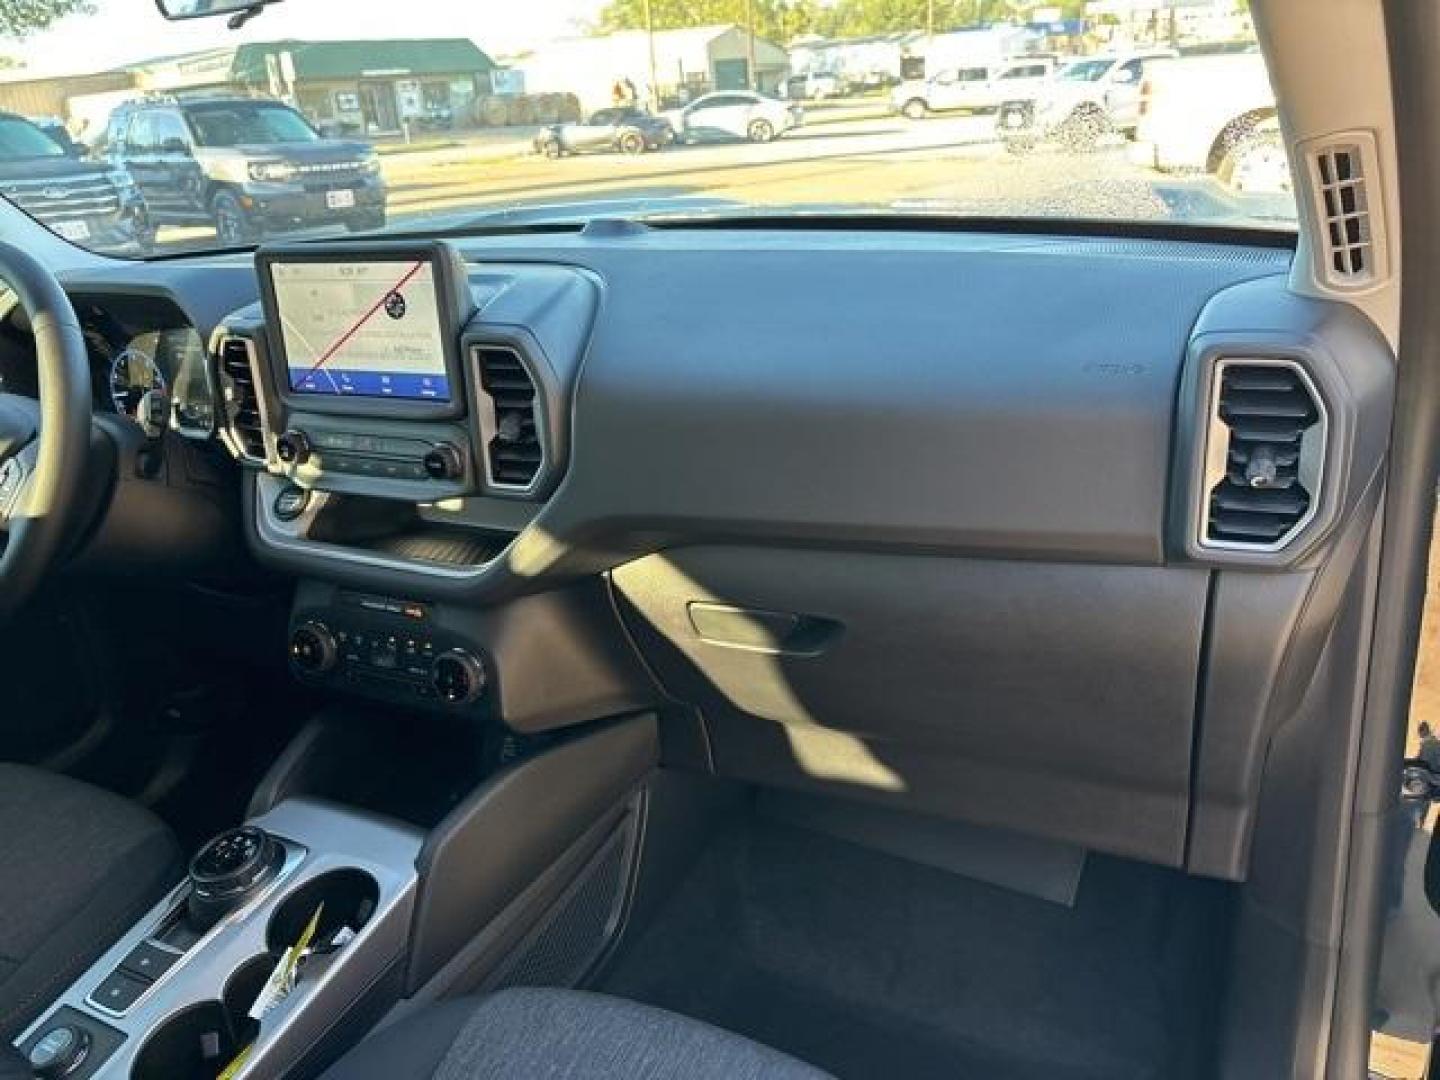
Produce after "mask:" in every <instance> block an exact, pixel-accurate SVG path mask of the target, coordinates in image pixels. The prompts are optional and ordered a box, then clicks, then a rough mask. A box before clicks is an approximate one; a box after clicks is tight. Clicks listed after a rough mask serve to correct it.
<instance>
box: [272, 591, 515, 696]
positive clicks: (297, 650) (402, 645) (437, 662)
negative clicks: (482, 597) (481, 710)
mask: <svg viewBox="0 0 1440 1080" xmlns="http://www.w3.org/2000/svg"><path fill="white" fill-rule="evenodd" d="M430 614H431V613H430V609H429V607H428V606H427V605H426V604H424V603H420V602H418V601H414V600H402V599H396V598H393V597H385V596H373V595H369V594H361V593H344V592H342V593H339V594H338V595H337V603H335V604H333V605H330V606H327V607H325V608H323V609H308V610H300V611H297V612H296V613H295V616H294V618H293V619H292V620H291V625H290V644H289V653H290V666H291V669H292V670H293V671H294V673H295V674H296V675H297V676H298V677H299V678H300V679H302V680H303V681H304V682H307V683H310V684H312V685H321V686H331V687H334V688H336V689H341V690H346V691H349V692H352V693H356V694H361V695H363V696H366V697H375V698H380V699H383V700H386V701H393V702H396V703H399V704H407V705H422V706H431V707H435V708H446V709H464V708H466V707H469V706H473V705H475V704H476V703H477V702H479V701H480V700H481V699H482V697H483V696H484V693H485V689H486V686H487V684H488V682H489V673H488V671H487V668H486V665H485V662H484V660H482V659H481V654H480V651H479V650H478V649H477V648H475V646H474V645H473V644H472V643H470V642H468V641H464V640H462V639H460V638H459V637H458V635H456V634H454V633H453V632H450V631H447V630H445V629H443V628H441V627H438V626H436V625H434V622H433V620H432V619H431V617H430Z"/></svg>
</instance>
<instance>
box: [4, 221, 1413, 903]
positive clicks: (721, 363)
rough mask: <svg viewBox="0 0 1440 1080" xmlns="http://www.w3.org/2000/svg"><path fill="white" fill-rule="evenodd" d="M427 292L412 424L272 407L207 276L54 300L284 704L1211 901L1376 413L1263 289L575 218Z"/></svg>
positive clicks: (1376, 346) (998, 245)
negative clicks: (734, 784)
mask: <svg viewBox="0 0 1440 1080" xmlns="http://www.w3.org/2000/svg"><path fill="white" fill-rule="evenodd" d="M293 247H300V245H294V246H293ZM307 247H308V245H307ZM376 247H377V245H375V244H371V245H369V246H367V245H366V244H365V243H364V242H359V241H357V242H355V243H354V244H351V245H346V244H343V243H334V244H329V245H324V246H323V247H322V248H321V249H319V250H321V251H322V252H323V254H324V255H325V256H326V257H328V258H330V259H332V260H341V261H343V260H344V259H345V258H347V257H353V258H354V259H355V260H356V261H357V262H361V261H364V260H365V259H366V258H373V257H374V255H375V250H376ZM311 250H315V249H313V248H312V249H311ZM452 254H453V256H454V258H455V260H456V265H457V266H458V268H459V269H458V271H457V274H458V276H459V283H458V287H459V288H460V290H461V291H462V294H463V295H462V297H461V299H460V300H459V301H458V302H457V317H458V321H457V322H456V323H455V325H454V326H453V327H451V328H450V329H449V330H448V331H447V333H451V334H453V339H451V340H447V342H446V345H445V351H446V352H447V355H449V356H451V358H452V359H451V361H450V363H451V365H452V366H451V369H450V372H449V373H450V376H451V377H452V379H453V394H452V395H451V401H450V403H449V406H448V407H446V408H444V409H441V410H439V411H434V410H432V411H430V412H426V411H425V410H424V409H420V410H418V411H417V410H416V409H411V408H401V409H388V410H387V409H385V408H374V407H371V406H370V404H368V403H366V402H360V401H357V400H352V399H350V398H347V397H345V396H343V395H341V396H331V397H328V398H318V397H317V398H312V397H307V396H305V395H303V394H299V393H296V391H295V386H294V383H293V382H292V381H290V380H291V378H292V376H288V375H287V370H286V365H285V363H284V361H283V360H282V359H281V358H280V356H279V352H280V351H281V348H282V347H283V343H280V341H281V339H280V337H279V335H277V333H276V328H275V327H274V326H271V325H269V319H268V316H267V312H268V311H270V310H271V308H272V305H271V304H270V303H269V302H266V300H265V298H263V297H262V291H263V290H262V281H261V276H260V275H259V274H257V270H256V267H255V264H254V262H253V261H252V260H251V259H249V258H245V257H240V256H210V257H197V258H193V259H184V260H174V261H170V262H153V263H149V264H131V265H118V264H117V265H115V266H113V267H107V268H100V269H93V270H86V271H83V272H77V273H74V274H72V275H71V276H70V277H69V278H68V279H67V281H66V285H67V288H68V289H69V291H70V293H71V295H72V297H74V298H75V300H76V302H77V307H78V308H79V309H80V311H81V313H82V319H83V320H84V321H85V326H86V330H87V338H88V339H89V340H90V341H91V343H92V351H93V353H94V364H95V375H96V401H97V408H99V409H102V410H105V411H106V412H109V413H114V412H115V411H116V409H117V408H118V409H120V410H121V411H125V412H128V411H129V410H130V409H131V408H132V403H133V402H134V401H135V398H136V394H137V391H141V390H144V389H145V387H146V386H148V385H149V384H148V381H147V380H148V379H149V378H150V376H149V375H147V374H143V372H144V370H145V365H144V364H143V363H127V362H122V361H124V360H126V358H127V353H128V359H129V360H134V357H135V355H136V354H137V353H139V354H143V355H144V356H145V357H146V358H148V359H150V360H153V361H154V370H155V372H156V373H158V377H159V378H161V379H163V380H164V382H165V383H166V385H167V387H168V388H169V390H170V391H171V392H172V394H173V397H172V399H171V401H172V406H173V408H172V412H171V414H170V418H169V426H170V431H168V432H167V433H166V436H165V437H166V438H168V439H171V440H173V441H175V442H178V443H183V444H184V446H185V454H184V460H185V462H186V464H185V466H184V468H183V469H180V470H177V469H175V468H174V467H173V466H172V467H171V468H169V469H168V470H167V472H166V474H165V475H166V477H167V478H168V479H167V486H168V487H169V488H171V489H172V491H171V494H172V495H173V496H174V498H173V499H172V502H171V503H170V504H167V505H169V507H170V508H169V509H168V510H167V511H166V513H167V514H172V515H176V516H177V517H178V518H179V519H182V520H183V519H184V518H185V516H186V514H187V512H188V511H187V510H186V509H185V506H187V505H190V504H187V503H184V502H183V500H185V499H190V500H191V502H192V503H194V504H203V505H205V506H206V507H208V508H209V509H208V510H207V513H211V514H212V515H219V516H218V517H217V518H216V520H215V522H213V523H212V525H211V526H208V527H206V528H201V529H196V530H187V529H186V528H183V527H177V526H176V525H175V523H174V522H173V521H171V522H168V523H167V526H166V528H167V529H169V530H170V531H171V533H172V534H173V535H170V536H169V537H167V540H166V543H167V544H169V545H170V546H171V547H172V549H178V548H179V547H183V546H184V545H185V544H186V543H187V542H189V539H187V538H193V542H194V544H195V551H194V552H192V554H193V556H194V558H192V559H190V560H188V561H189V562H191V563H199V562H202V561H203V558H202V554H201V551H200V549H201V548H202V547H203V546H204V545H205V544H210V543H213V542H214V538H215V537H216V536H217V535H218V534H219V533H221V532H226V533H227V535H232V536H242V537H243V542H244V545H245V547H246V548H247V549H248V552H249V554H250V556H252V557H253V559H254V560H255V561H257V562H258V563H259V564H261V565H262V566H263V567H265V568H266V569H267V570H268V571H270V572H271V573H273V574H275V575H277V576H279V577H281V578H282V579H286V580H290V581H293V582H294V583H295V596H294V603H293V607H292V611H291V619H290V644H289V657H290V663H291V666H292V670H293V671H294V674H295V675H296V677H297V678H299V679H301V680H302V681H303V682H305V683H306V684H307V685H309V686H311V687H312V688H314V689H316V690H319V691H322V692H327V693H334V694H337V695H346V696H351V697H359V698H362V699H366V700H371V701H378V702H384V703H386V704H387V705H389V706H391V707H404V708H408V709H415V710H417V712H418V713H420V714H425V713H450V714H459V715H472V714H477V713H481V712H483V713H484V714H486V715H490V716H494V717H496V718H498V719H499V720H501V721H502V722H503V723H504V724H505V725H507V726H508V727H509V728H510V729H512V730H514V731H517V732H524V733H543V732H549V731H555V730H558V729H562V728H564V727H566V726H567V725H570V724H573V723H575V722H578V721H579V720H582V719H585V718H591V717H595V716H606V715H614V714H616V713H617V712H623V711H624V710H626V709H633V708H640V707H646V706H647V705H654V704H655V703H657V702H680V703H684V705H685V706H686V707H688V708H692V709H693V710H695V714H696V715H697V716H698V717H699V724H700V731H701V735H700V736H699V737H697V739H696V740H695V741H694V742H693V745H692V753H691V756H692V759H693V760H692V764H694V765H695V766H696V767H698V768H702V769H703V770H705V771H710V772H714V773H717V774H720V775H723V776H730V777H735V778H738V779H744V780H748V781H752V782H761V783H765V784H770V785H776V786H781V787H792V788H798V789H804V790H819V791H830V792H836V791H839V792H845V793H848V794H852V795H855V796H857V797H860V798H863V799H867V800H871V801H878V802H881V803H888V804H893V805H896V806H900V807H904V808H908V809H913V810H920V811H923V812H928V813H936V814H941V815H945V816H953V817H960V818H964V819H966V820H970V821H976V822H979V823H982V824H988V825H995V826H1000V827H1005V828H1011V829H1017V830H1020V831H1023V832H1029V833H1032V834H1038V835H1042V836H1046V837H1050V838H1053V839H1056V840H1060V841H1064V842H1067V843H1075V844H1079V845H1082V846H1084V847H1086V848H1088V849H1091V850H1098V851H1106V852H1112V853H1116V854H1120V855H1125V856H1129V857H1136V858H1141V859H1145V860H1148V861H1152V862H1156V863H1160V864H1164V865H1169V866H1178V867H1184V868H1185V869H1187V870H1190V871H1192V872H1196V873H1202V874H1210V875H1214V876H1219V877H1226V878H1239V877H1242V876H1243V875H1244V873H1245V867H1246V866H1247V864H1248V859H1249V852H1250V845H1251V843H1252V841H1253V822H1254V819H1255V814H1256V807H1257V800H1258V797H1259V782H1260V774H1261V768H1262V764H1263V762H1264V760H1265V755H1266V753H1267V752H1268V751H1267V748H1268V747H1269V745H1270V740H1271V738H1272V736H1273V734H1274V731H1275V729H1276V725H1277V724H1278V723H1279V720H1280V717H1281V716H1282V715H1284V714H1285V710H1286V708H1287V707H1288V705H1287V701H1288V699H1287V695H1293V694H1295V693H1297V692H1298V689H1297V688H1299V687H1303V686H1304V685H1306V679H1307V678H1308V676H1309V673H1310V672H1312V671H1313V670H1314V666H1315V664H1316V663H1317V660H1318V656H1319V652H1320V649H1321V648H1322V646H1323V643H1324V640H1325V632H1326V630H1327V628H1328V627H1329V626H1330V624H1331V621H1332V620H1333V618H1334V614H1335V611H1336V610H1337V609H1338V604H1339V598H1340V595H1341V593H1342V592H1343V587H1344V582H1345V581H1346V580H1348V576H1349V574H1350V572H1351V570H1353V565H1354V559H1355V557H1356V552H1357V550H1358V544H1359V540H1358V537H1360V536H1363V534H1364V531H1365V530H1366V529H1367V528H1368V527H1369V523H1370V521H1371V520H1372V519H1373V514H1374V509H1375V502H1376V499H1377V498H1378V492H1379V487H1380V481H1379V477H1380V475H1381V466H1382V463H1383V460H1384V448H1385V438H1386V432H1388V425H1389V419H1388V418H1389V408H1390V404H1389V402H1390V400H1391V393H1392V387H1393V378H1394V374H1393V359H1392V358H1391V354H1390V350H1389V347H1388V345H1387V344H1386V343H1385V341H1384V339H1383V338H1382V337H1381V335H1380V334H1379V333H1378V332H1377V331H1376V330H1375V328H1374V327H1373V326H1372V325H1371V324H1370V323H1369V322H1368V321H1366V320H1365V319H1364V317H1363V316H1361V315H1359V314H1358V313H1357V312H1356V311H1355V310H1354V309H1352V308H1349V307H1348V306H1346V305H1343V304H1338V303H1332V302H1329V301H1325V300H1321V299H1313V298H1306V297H1300V296H1297V295H1295V294H1293V293H1291V292H1290V291H1289V290H1288V288H1287V270H1288V267H1289V263H1290V260H1291V258H1292V257H1293V252H1292V251H1291V250H1290V249H1288V248H1287V247H1285V246H1275V245H1273V244H1270V243H1258V242H1257V243H1256V244H1253V245H1238V244H1219V243H1210V242H1204V241H1193V242H1183V241H1178V240H1169V239H1167V240H1161V239H1129V240H1127V239H1098V238H1087V237H1073V236H1060V235H1056V236H1045V235H1017V234H999V233H969V234H967V233H936V232H925V233H919V232H905V231H902V230H898V229H897V230H895V231H893V232H884V233H881V232H870V233H864V234H859V233H845V232H838V231H830V230H824V229H813V230H799V231H795V230H776V231H773V232H767V231H764V230H726V229H686V228H684V227H668V228H666V227H655V228H649V227H644V226H638V225H634V226H632V225H616V224H613V223H611V224H601V223H597V224H592V225H591V226H589V227H587V228H585V229H584V230H581V231H576V232H562V233H553V234H546V235H543V236H535V235H511V236H496V237H484V238H477V239H473V240H466V241H463V242H460V243H458V244H457V245H456V246H455V248H454V249H453V252H452ZM135 369H138V370H140V371H141V372H142V375H141V376H140V377H138V378H131V376H132V372H133V370H135ZM117 371H118V372H119V375H117ZM117 380H118V382H117ZM126 380H129V381H126ZM7 382H8V379H7ZM1277 403H1278V404H1277ZM1272 405H1273V407H1274V408H1275V409H1278V412H1275V413H1274V415H1271V414H1270V413H1267V412H1265V410H1266V409H1267V408H1270V407H1272ZM1247 410H1258V413H1257V416H1258V420H1259V423H1260V428H1261V429H1263V431H1262V435H1263V440H1270V441H1268V442H1265V443H1264V445H1265V447H1266V448H1267V449H1265V450H1264V452H1263V453H1261V454H1260V455H1259V457H1258V458H1256V456H1255V455H1256V449H1255V446H1254V445H1253V439H1252V441H1251V442H1248V443H1247V442H1246V441H1245V440H1246V438H1247V437H1249V436H1248V435H1247V430H1249V429H1246V425H1245V424H1244V423H1243V422H1241V420H1239V419H1237V417H1239V416H1242V415H1244V414H1246V412H1247ZM1297 410H1298V411H1297ZM127 422H129V423H130V425H131V427H135V426H137V425H135V424H134V422H133V421H127ZM1267 425H1268V426H1267ZM1250 434H1253V431H1251V432H1250ZM1263 440H1262V441H1263ZM1274 440H1280V442H1284V443H1285V446H1284V447H1282V448H1281V451H1280V452H1278V453H1275V452H1272V451H1273V450H1274V446H1272V445H1271V444H1272V442H1274ZM1287 440H1288V441H1287ZM1274 445H1276V446H1278V445H1279V443H1278V442H1276V443H1275V444H1274ZM197 461H198V462H200V464H197ZM1256 461H1258V462H1259V465H1258V466H1257V465H1256ZM1255 467H1259V468H1262V470H1263V469H1266V468H1268V469H1270V470H1271V471H1270V472H1269V473H1266V474H1265V475H1266V477H1267V479H1266V480H1265V482H1264V483H1260V484H1255V483H1254V482H1253V476H1251V475H1250V474H1249V473H1247V471H1246V470H1248V469H1251V468H1255ZM177 476H180V477H183V482H180V483H177V481H176V477H177ZM103 535H104V532H103V530H102V533H101V536H102V538H103ZM102 546H103V545H102ZM138 546H141V545H138V544H137V543H133V542H132V543H121V544H119V545H118V548H119V549H120V550H126V551H133V550H135V549H136V548H137V547H138ZM185 561H187V560H184V559H182V560H181V562H185ZM1262 596H1263V597H1264V603H1263V604H1257V602H1256V600H1257V598H1259V597H1262ZM1261 640H1263V641H1265V642H1269V643H1278V644H1272V645H1267V646H1266V647H1265V648H1264V649H1263V650H1257V651H1256V652H1253V653H1248V654H1244V655H1241V654H1239V653H1237V652H1235V650H1234V649H1233V648H1221V647H1219V645H1215V647H1214V651H1211V649H1212V644H1213V643H1229V642H1236V641H1242V642H1243V641H1261ZM1021 789H1023V790H1026V791H1029V792H1031V795H1029V796H1027V797H1025V798H1017V797H1015V792H1016V791H1017V790H1021Z"/></svg>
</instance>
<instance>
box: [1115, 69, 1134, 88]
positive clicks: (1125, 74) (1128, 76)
mask: <svg viewBox="0 0 1440 1080" xmlns="http://www.w3.org/2000/svg"><path fill="white" fill-rule="evenodd" d="M1110 81H1111V82H1113V83H1114V84H1115V85H1116V86H1129V85H1130V84H1131V83H1133V82H1134V81H1135V72H1133V71H1131V70H1129V69H1128V68H1127V69H1126V70H1124V71H1117V72H1116V73H1115V74H1114V75H1112V76H1110Z"/></svg>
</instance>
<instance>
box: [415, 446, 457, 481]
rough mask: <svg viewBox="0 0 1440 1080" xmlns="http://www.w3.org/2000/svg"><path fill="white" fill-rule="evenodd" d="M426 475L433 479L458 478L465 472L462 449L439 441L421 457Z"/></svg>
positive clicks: (421, 463)
mask: <svg viewBox="0 0 1440 1080" xmlns="http://www.w3.org/2000/svg"><path fill="white" fill-rule="evenodd" d="M420 465H421V467H422V468H423V469H424V470H425V475H426V476H428V477H430V479H431V480H458V479H459V478H460V477H461V476H463V475H464V473H465V462H464V460H463V459H462V458H461V457H460V451H459V450H457V449H455V447H454V446H452V445H450V443H437V444H436V445H435V446H432V447H431V448H430V449H429V450H428V451H427V452H426V454H425V456H424V457H423V458H421V459H420Z"/></svg>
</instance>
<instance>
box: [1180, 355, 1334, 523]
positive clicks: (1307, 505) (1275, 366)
mask: <svg viewBox="0 0 1440 1080" xmlns="http://www.w3.org/2000/svg"><path fill="white" fill-rule="evenodd" d="M1211 402H1212V403H1211V413H1210V428H1209V435H1208V445H1207V455H1206V459H1207V474H1206V485H1205V490H1206V492H1207V493H1208V495H1207V498H1208V505H1207V508H1206V513H1205V515H1204V532H1203V541H1202V542H1203V543H1204V544H1206V545H1208V546H1211V547H1221V548H1230V549H1239V550H1255V551H1278V550H1279V549H1280V548H1282V547H1284V545H1285V544H1286V543H1287V542H1288V541H1289V540H1290V539H1291V537H1293V536H1294V535H1295V533H1296V532H1297V531H1299V529H1300V528H1301V527H1303V526H1304V525H1305V524H1306V522H1308V521H1309V520H1310V518H1311V516H1312V515H1313V512H1314V501H1315V498H1316V496H1317V495H1318V493H1319V488H1318V485H1319V479H1320V475H1319V471H1320V465H1321V461H1322V459H1323V457H1324V453H1323V450H1324V440H1325V410H1324V407H1323V406H1322V404H1321V402H1320V398H1319V395H1318V394H1317V393H1316V391H1315V388H1314V385H1313V384H1312V383H1311V382H1310V379H1309V377H1308V376H1306V374H1305V372H1304V371H1303V370H1302V369H1301V368H1300V367H1299V366H1298V365H1297V364H1294V363H1292V362H1290V361H1285V360H1277V361H1271V360H1254V361H1249V360H1241V361H1230V360H1222V361H1219V362H1218V363H1217V364H1216V370H1215V374H1214V376H1213V391H1212V399H1211Z"/></svg>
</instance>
